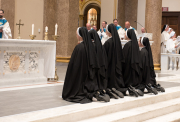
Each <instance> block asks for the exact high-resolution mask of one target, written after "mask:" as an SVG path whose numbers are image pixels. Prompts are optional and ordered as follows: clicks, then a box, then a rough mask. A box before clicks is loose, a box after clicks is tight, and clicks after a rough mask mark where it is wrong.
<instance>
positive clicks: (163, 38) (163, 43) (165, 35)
mask: <svg viewBox="0 0 180 122" xmlns="http://www.w3.org/2000/svg"><path fill="white" fill-rule="evenodd" d="M169 38H170V35H169V33H168V32H167V31H163V32H162V34H161V53H166V52H167V51H166V45H167V40H169Z"/></svg>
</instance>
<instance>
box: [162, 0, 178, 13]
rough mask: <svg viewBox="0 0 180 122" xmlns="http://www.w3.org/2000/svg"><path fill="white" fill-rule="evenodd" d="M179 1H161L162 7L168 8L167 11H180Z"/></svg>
mask: <svg viewBox="0 0 180 122" xmlns="http://www.w3.org/2000/svg"><path fill="white" fill-rule="evenodd" d="M179 6H180V0H162V7H169V11H180V7H179Z"/></svg>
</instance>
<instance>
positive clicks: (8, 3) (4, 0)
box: [0, 0, 15, 38]
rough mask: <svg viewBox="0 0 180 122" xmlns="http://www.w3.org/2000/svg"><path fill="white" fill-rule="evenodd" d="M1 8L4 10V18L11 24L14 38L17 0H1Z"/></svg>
mask: <svg viewBox="0 0 180 122" xmlns="http://www.w3.org/2000/svg"><path fill="white" fill-rule="evenodd" d="M0 8H1V9H3V10H4V18H6V20H7V21H8V22H9V25H10V28H11V33H12V38H14V23H15V22H14V20H15V0H0Z"/></svg>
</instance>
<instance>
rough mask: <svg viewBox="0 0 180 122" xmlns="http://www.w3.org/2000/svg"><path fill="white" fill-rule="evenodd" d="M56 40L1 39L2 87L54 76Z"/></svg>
mask: <svg viewBox="0 0 180 122" xmlns="http://www.w3.org/2000/svg"><path fill="white" fill-rule="evenodd" d="M55 60H56V41H44V40H25V39H20V40H17V39H8V40H5V39H0V87H6V86H11V85H13V86H14V85H20V84H21V85H22V84H29V83H30V82H31V83H32V82H33V83H42V82H47V78H54V75H55Z"/></svg>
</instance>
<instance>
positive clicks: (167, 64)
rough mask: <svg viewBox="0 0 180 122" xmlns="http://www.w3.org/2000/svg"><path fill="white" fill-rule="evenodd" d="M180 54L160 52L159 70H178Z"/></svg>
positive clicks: (179, 69) (179, 70)
mask: <svg viewBox="0 0 180 122" xmlns="http://www.w3.org/2000/svg"><path fill="white" fill-rule="evenodd" d="M179 60H180V54H170V53H161V71H174V72H180V66H179Z"/></svg>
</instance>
